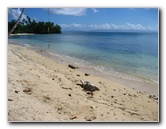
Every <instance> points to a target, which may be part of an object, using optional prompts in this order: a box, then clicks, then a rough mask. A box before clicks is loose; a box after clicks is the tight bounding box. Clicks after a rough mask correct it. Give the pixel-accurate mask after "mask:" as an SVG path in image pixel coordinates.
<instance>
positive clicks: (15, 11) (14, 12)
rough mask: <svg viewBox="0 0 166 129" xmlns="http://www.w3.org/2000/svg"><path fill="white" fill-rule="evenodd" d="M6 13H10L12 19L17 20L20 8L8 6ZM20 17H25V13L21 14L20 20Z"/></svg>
mask: <svg viewBox="0 0 166 129" xmlns="http://www.w3.org/2000/svg"><path fill="white" fill-rule="evenodd" d="M8 14H9V15H11V16H12V18H13V19H14V20H17V19H18V17H19V16H20V14H21V10H20V8H17V9H13V8H9V9H8ZM22 19H27V17H26V15H25V14H23V15H22V18H21V20H22Z"/></svg>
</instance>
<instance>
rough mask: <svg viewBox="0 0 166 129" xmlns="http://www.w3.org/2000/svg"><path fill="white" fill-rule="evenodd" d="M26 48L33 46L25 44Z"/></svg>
mask: <svg viewBox="0 0 166 129" xmlns="http://www.w3.org/2000/svg"><path fill="white" fill-rule="evenodd" d="M23 45H24V46H27V47H30V46H31V45H29V44H23Z"/></svg>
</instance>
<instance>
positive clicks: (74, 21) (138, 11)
mask: <svg viewBox="0 0 166 129" xmlns="http://www.w3.org/2000/svg"><path fill="white" fill-rule="evenodd" d="M21 10H22V8H9V9H8V20H9V21H10V20H11V19H17V18H18V16H19V14H20V13H21ZM48 12H49V14H48ZM26 16H29V17H30V18H31V19H33V20H35V21H37V22H38V21H45V22H47V21H48V20H49V21H50V22H54V23H55V24H58V25H60V26H61V28H62V31H72V30H74V31H152V32H154V31H155V32H156V31H158V26H159V25H158V9H157V8H26V10H25V12H24V16H23V18H25V19H26Z"/></svg>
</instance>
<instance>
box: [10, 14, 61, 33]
mask: <svg viewBox="0 0 166 129" xmlns="http://www.w3.org/2000/svg"><path fill="white" fill-rule="evenodd" d="M15 23H16V20H11V21H10V22H8V32H9V31H10V30H11V29H12V27H13V26H14V24H15ZM17 33H35V34H55V33H57V34H60V33H61V27H60V26H59V25H57V24H56V25H54V23H53V22H43V21H39V22H36V21H35V20H31V19H30V17H28V16H27V18H26V19H23V20H22V21H21V22H19V24H18V25H17V27H16V28H15V30H14V31H13V34H17Z"/></svg>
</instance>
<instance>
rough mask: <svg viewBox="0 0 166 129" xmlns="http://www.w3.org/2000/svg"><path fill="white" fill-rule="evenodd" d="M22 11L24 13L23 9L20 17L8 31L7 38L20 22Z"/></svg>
mask: <svg viewBox="0 0 166 129" xmlns="http://www.w3.org/2000/svg"><path fill="white" fill-rule="evenodd" d="M24 11H25V8H23V10H22V12H21V14H20V16H19V17H18V19H17V22H16V23H15V25H14V26H13V28H12V29H11V30H10V31H9V34H8V35H9V36H10V34H11V33H12V32H13V31H14V29H15V28H16V27H17V25H18V23H19V22H20V19H21V17H22V15H23V13H24Z"/></svg>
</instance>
